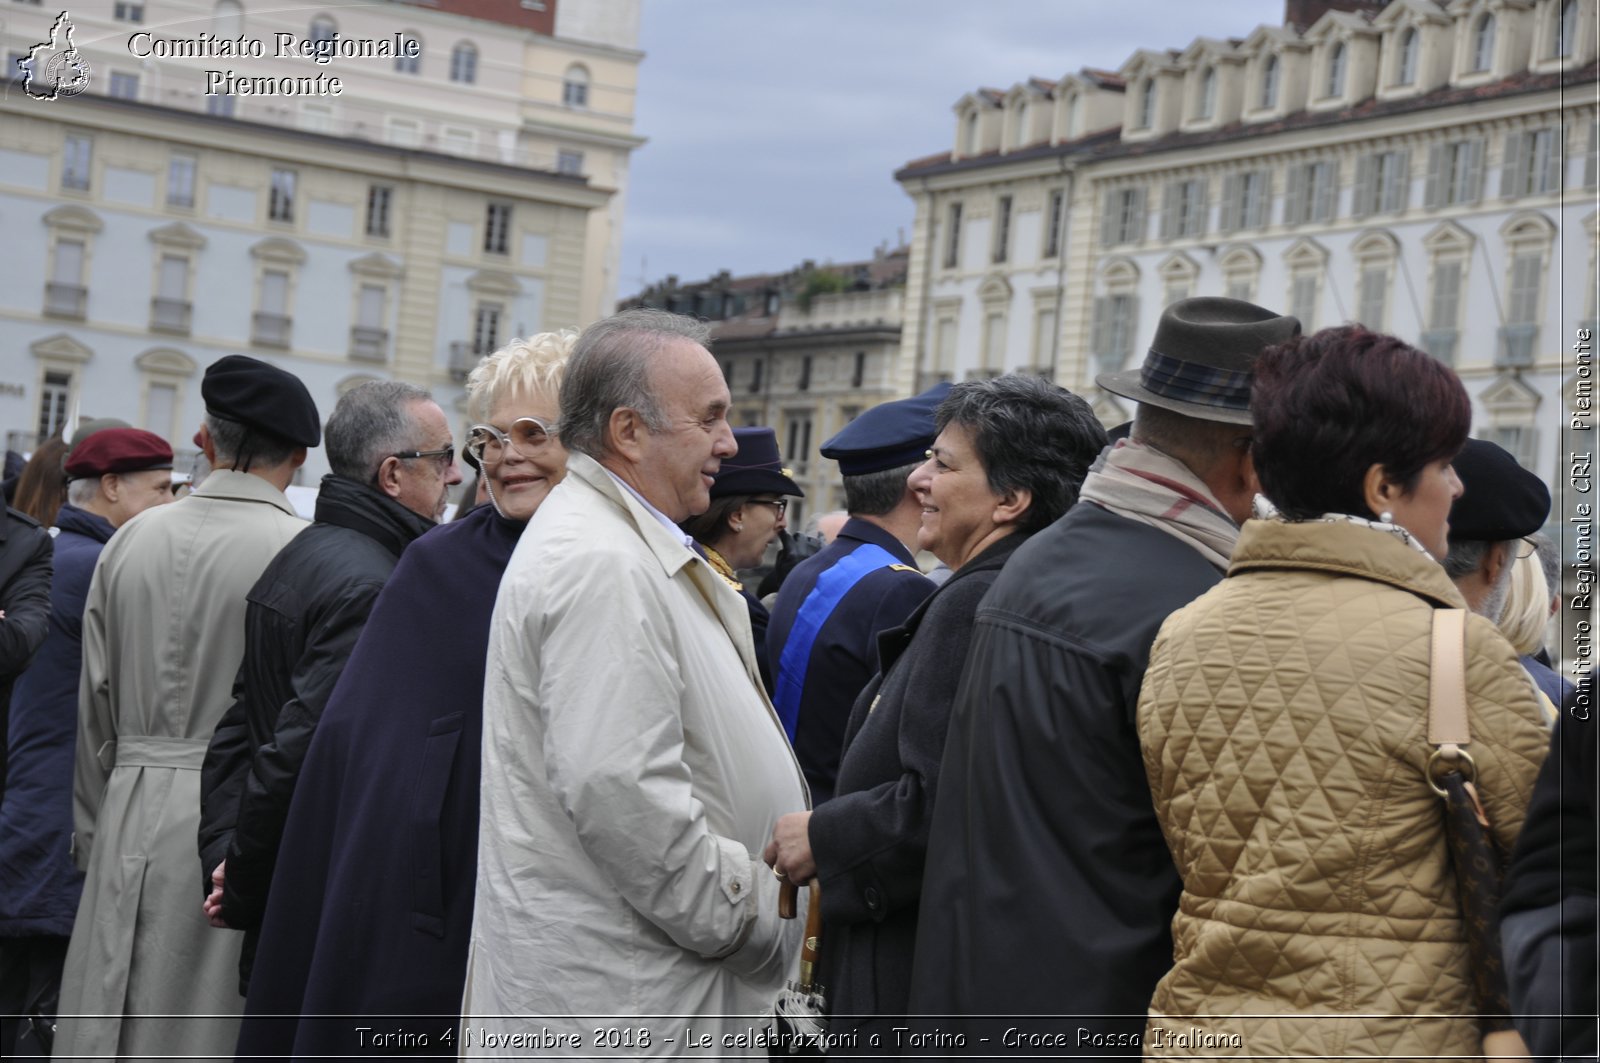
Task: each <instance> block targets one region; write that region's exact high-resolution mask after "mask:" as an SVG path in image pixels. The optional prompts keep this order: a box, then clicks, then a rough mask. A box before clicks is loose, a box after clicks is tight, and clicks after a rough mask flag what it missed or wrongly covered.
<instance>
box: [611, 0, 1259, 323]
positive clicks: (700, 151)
mask: <svg viewBox="0 0 1600 1063" xmlns="http://www.w3.org/2000/svg"><path fill="white" fill-rule="evenodd" d="M643 7H644V22H643V27H642V29H641V34H640V47H641V48H642V49H643V50H644V52H645V60H644V64H643V66H642V67H641V68H640V71H639V102H638V110H637V117H636V125H635V128H636V130H637V132H638V133H639V134H640V135H642V136H644V137H647V138H649V143H647V144H646V145H645V146H644V147H642V148H640V149H639V150H638V151H637V152H635V153H634V156H633V164H632V172H631V176H630V180H629V192H628V202H627V220H626V223H625V226H626V227H625V230H624V240H623V256H622V273H621V278H620V282H619V285H618V294H619V296H626V295H629V294H632V293H634V292H637V291H638V290H639V289H640V288H641V287H642V286H643V283H642V282H644V281H648V282H654V281H657V280H660V279H661V278H663V277H665V276H666V275H667V274H669V273H674V274H677V275H678V277H679V278H680V279H681V280H684V281H690V280H699V279H702V278H704V277H707V276H710V275H711V274H714V273H716V272H717V271H718V270H720V269H729V270H732V271H733V272H734V274H735V275H739V274H745V273H764V272H776V271H781V270H784V269H788V268H789V267H791V266H794V265H797V264H798V263H799V262H801V261H802V260H804V259H807V258H811V259H815V260H817V261H818V262H825V261H830V260H831V261H835V262H845V261H850V260H853V259H860V258H866V257H869V256H870V255H871V254H872V250H873V248H874V247H876V246H877V245H878V244H880V243H882V242H884V241H888V242H889V243H891V244H892V243H894V242H895V241H896V239H897V238H899V236H900V235H901V234H902V233H903V234H904V236H905V238H907V239H909V237H910V231H911V213H912V212H911V200H910V198H909V197H908V196H906V195H905V193H904V192H902V191H901V190H900V186H899V185H898V184H896V183H895V180H894V171H895V170H896V169H898V168H899V167H901V166H902V165H904V164H905V163H907V162H909V161H910V160H912V159H916V158H921V157H923V156H925V155H933V154H935V153H937V152H941V151H947V150H949V148H950V146H951V144H952V143H953V142H954V139H955V115H954V113H953V112H952V111H951V107H952V106H953V105H954V104H955V102H956V101H957V100H959V99H960V98H961V97H962V96H963V95H964V94H966V93H967V92H970V91H972V90H973V89H976V88H978V87H980V86H988V87H991V88H998V89H1001V90H1002V91H1003V90H1006V89H1009V88H1010V87H1011V86H1012V85H1014V84H1016V83H1017V82H1019V81H1023V80H1026V79H1027V78H1028V77H1030V76H1033V77H1045V78H1060V77H1061V76H1062V75H1063V74H1067V73H1070V72H1073V71H1076V70H1078V69H1080V68H1081V67H1085V66H1092V67H1100V68H1103V69H1108V70H1115V69H1117V68H1118V67H1120V66H1121V65H1122V64H1123V62H1124V61H1126V60H1127V58H1128V57H1129V56H1131V55H1132V54H1133V53H1134V51H1136V50H1137V49H1139V48H1184V47H1187V46H1188V45H1189V43H1190V42H1192V41H1193V40H1194V39H1195V38H1196V37H1199V36H1208V37H1245V36H1247V35H1248V34H1249V33H1250V31H1251V30H1253V29H1255V27H1256V26H1258V25H1261V24H1262V23H1267V24H1271V25H1277V24H1279V23H1281V22H1282V19H1283V2H1282V0H1226V2H1224V0H1124V2H1121V3H1107V2H1104V0H987V2H982V0H976V2H975V0H959V2H957V0H797V2H796V0H791V2H783V0H644V2H643Z"/></svg>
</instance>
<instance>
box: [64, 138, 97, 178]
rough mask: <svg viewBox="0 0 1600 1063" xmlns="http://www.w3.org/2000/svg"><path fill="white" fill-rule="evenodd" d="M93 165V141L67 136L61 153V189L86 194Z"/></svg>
mask: <svg viewBox="0 0 1600 1063" xmlns="http://www.w3.org/2000/svg"><path fill="white" fill-rule="evenodd" d="M93 165H94V141H93V140H91V139H89V138H88V137H79V136H68V137H67V140H66V146H65V148H64V149H63V150H62V153H61V187H62V188H73V189H77V190H78V191H80V192H87V191H88V190H89V171H90V169H91V168H92V167H93Z"/></svg>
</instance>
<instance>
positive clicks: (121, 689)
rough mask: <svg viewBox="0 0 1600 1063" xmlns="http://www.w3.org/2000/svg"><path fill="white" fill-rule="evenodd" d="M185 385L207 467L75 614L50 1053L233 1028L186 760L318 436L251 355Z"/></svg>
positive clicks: (146, 517)
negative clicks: (76, 677) (199, 410)
mask: <svg viewBox="0 0 1600 1063" xmlns="http://www.w3.org/2000/svg"><path fill="white" fill-rule="evenodd" d="M200 394H201V396H202V398H203V399H204V401H205V405H206V418H205V425H204V427H202V428H201V430H200V440H201V445H202V448H203V449H204V451H205V454H206V459H207V460H208V461H209V462H211V465H212V468H213V469H214V470H215V471H213V472H212V473H211V475H210V476H209V477H207V478H206V481H205V482H204V483H203V484H201V486H200V488H199V489H198V490H196V491H195V492H194V493H193V494H192V495H190V496H189V497H187V498H184V499H182V500H180V501H179V502H177V503H175V504H173V505H170V506H161V507H158V508H156V509H152V510H149V511H147V512H145V513H141V514H140V515H139V516H138V517H135V518H134V519H133V520H131V521H129V522H128V523H127V524H126V525H124V526H123V527H122V528H121V529H120V530H119V531H118V532H117V535H116V536H115V538H113V539H112V541H111V542H110V543H109V544H108V545H107V546H106V549H105V551H104V552H103V553H102V554H101V555H100V561H99V564H98V565H97V566H96V568H95V574H94V580H93V582H92V583H91V584H90V586H89V599H88V603H87V605H86V607H85V609H84V616H83V674H82V677H81V683H80V687H79V704H78V742H77V753H76V763H75V767H74V778H73V821H74V827H75V829H76V834H75V840H74V846H75V848H74V852H75V855H76V858H77V861H78V866H79V867H81V868H83V869H84V870H85V871H87V872H88V879H87V881H86V883H85V885H84V890H83V900H82V902H81V903H80V904H79V907H78V917H77V920H76V922H75V923H74V924H73V928H72V940H71V943H70V944H69V945H68V947H67V960H66V969H65V972H64V974H63V976H62V986H61V1006H60V1013H59V1014H60V1016H61V1019H60V1024H59V1030H58V1033H57V1038H56V1046H55V1058H57V1059H73V1058H81V1057H101V1058H106V1057H121V1058H127V1057H135V1058H147V1059H174V1058H180V1057H190V1058H195V1057H200V1058H207V1057H218V1058H228V1059H231V1058H232V1057H233V1049H234V1042H235V1040H236V1038H237V1036H238V1027H239V1018H238V1016H239V1013H240V1011H241V1009H242V1007H243V1000H242V999H241V998H240V997H239V993H238V966H239V947H240V942H241V941H242V935H239V934H236V933H228V932H221V931H218V930H215V929H213V928H212V927H211V926H209V925H208V924H207V922H206V918H205V916H204V914H202V911H201V901H202V900H203V899H204V897H205V895H206V891H207V888H208V887H209V883H206V882H204V881H202V872H201V868H200V861H199V858H198V856H197V855H196V847H195V831H196V828H197V824H198V821H199V816H200V764H201V761H202V760H203V758H204V757H205V752H206V744H207V742H208V741H209V739H210V738H211V733H212V731H213V730H214V729H215V728H216V724H217V720H218V719H219V718H220V717H221V716H222V714H223V712H224V711H225V710H226V709H227V708H228V706H229V705H231V704H232V703H233V696H232V687H233V681H234V676H235V675H236V673H237V672H238V670H239V661H240V658H241V657H242V656H243V653H244V633H245V628H244V611H245V594H246V593H247V592H248V591H249V589H250V587H251V585H252V584H254V583H255V581H256V579H257V577H259V576H260V575H261V570H262V569H263V568H265V567H266V565H267V562H268V561H270V560H271V559H272V557H273V556H274V555H275V554H276V553H277V552H278V551H279V550H280V549H281V548H282V547H283V545H284V544H285V543H287V542H288V541H289V540H290V539H292V538H293V537H294V536H295V535H296V534H297V533H298V532H299V531H300V530H301V529H302V528H304V527H305V526H306V524H305V522H304V521H303V520H301V519H300V518H299V517H297V516H296V515H295V512H294V507H293V506H291V505H290V503H289V500H288V499H287V498H285V497H284V493H283V490H284V488H285V487H287V486H288V484H289V482H290V480H291V479H292V477H293V476H294V470H295V469H296V468H298V467H299V466H300V464H301V463H302V462H304V461H305V457H306V448H307V447H310V446H316V445H317V444H318V442H320V441H321V436H322V433H321V428H320V425H319V422H318V417H317V407H316V404H315V403H314V402H312V400H311V395H310V393H308V392H307V391H306V388H305V385H304V384H302V383H301V382H300V380H299V379H298V378H296V377H294V376H292V375H291V374H289V373H286V372H284V371H283V370H281V369H277V368H274V367H272V366H269V365H267V364H266V363H265V362H261V361H257V360H256V359H254V358H247V357H244V356H242V355H229V356H228V357H226V358H222V359H219V360H218V361H217V362H215V363H213V364H212V365H211V366H210V367H209V368H208V369H207V370H206V375H205V379H204V381H203V382H202V383H201V386H200ZM164 1016H204V1017H196V1018H189V1017H171V1018H169V1017H164Z"/></svg>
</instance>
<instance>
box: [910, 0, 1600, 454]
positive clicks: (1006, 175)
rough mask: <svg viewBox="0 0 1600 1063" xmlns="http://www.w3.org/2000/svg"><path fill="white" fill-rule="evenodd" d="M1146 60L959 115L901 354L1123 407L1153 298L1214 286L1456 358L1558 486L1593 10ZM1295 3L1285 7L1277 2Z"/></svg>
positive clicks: (1394, 22) (1584, 172)
mask: <svg viewBox="0 0 1600 1063" xmlns="http://www.w3.org/2000/svg"><path fill="white" fill-rule="evenodd" d="M1345 6H1352V7H1359V8H1360V9H1361V10H1357V11H1344V10H1324V11H1323V12H1322V13H1321V14H1320V15H1319V16H1318V17H1316V18H1315V20H1314V21H1313V22H1312V24H1311V25H1309V26H1305V27H1298V26H1295V25H1292V24H1286V25H1284V26H1262V27H1258V28H1257V29H1255V30H1254V31H1253V32H1251V33H1249V34H1248V35H1245V36H1243V37H1241V38H1232V39H1210V38H1202V39H1199V40H1196V41H1194V42H1192V43H1191V44H1190V45H1189V46H1188V47H1187V48H1184V49H1182V50H1168V51H1148V50H1141V51H1139V52H1137V53H1135V54H1134V55H1133V56H1131V57H1129V58H1128V59H1127V60H1126V61H1125V62H1124V63H1123V64H1122V66H1121V67H1120V68H1119V69H1118V70H1116V71H1115V72H1112V71H1104V70H1086V71H1083V72H1081V73H1079V74H1073V75H1068V76H1067V77H1065V78H1062V79H1060V80H1058V81H1055V82H1048V81H1039V80H1031V81H1028V82H1024V83H1021V84H1019V85H1016V86H1014V87H1013V88H1012V89H1011V90H1009V91H1007V92H999V91H996V90H980V91H979V92H975V93H973V94H971V95H969V96H967V97H965V98H963V99H962V100H961V101H960V102H959V103H958V104H957V105H956V130H955V133H956V138H955V144H954V147H953V149H952V150H951V151H949V152H948V153H944V154H941V155H939V156H934V157H931V158H928V159H922V160H918V161H917V162H913V163H911V164H909V165H907V166H906V167H905V168H903V169H902V170H901V171H900V172H899V174H897V177H898V179H899V180H900V182H901V184H902V185H903V187H905V189H906V190H907V192H908V193H910V194H911V196H912V197H913V199H914V200H915V203H916V223H915V228H914V231H913V242H912V253H911V271H910V276H909V279H908V283H907V295H906V300H907V310H906V327H905V330H904V333H903V343H904V345H905V351H904V357H905V358H906V359H907V360H908V361H911V362H913V363H914V364H915V365H916V366H917V367H918V369H919V372H920V375H921V377H922V380H923V381H924V382H926V381H927V380H930V379H934V378H938V377H947V378H949V377H954V378H962V377H970V376H973V375H977V374H988V373H992V372H995V371H999V370H1034V371H1042V372H1046V373H1048V374H1049V375H1051V376H1052V377H1053V378H1054V379H1056V380H1057V381H1058V382H1060V383H1062V384H1063V385H1065V386H1068V387H1071V388H1073V389H1074V390H1078V391H1081V392H1082V393H1083V394H1085V395H1086V396H1089V397H1091V398H1092V399H1093V400H1094V401H1095V403H1096V408H1097V410H1098V412H1099V413H1100V415H1101V417H1102V418H1103V419H1104V420H1105V421H1106V422H1107V423H1108V424H1112V423H1116V422H1120V421H1123V420H1126V419H1127V418H1128V417H1129V416H1131V414H1132V407H1131V405H1129V404H1126V403H1124V402H1123V400H1120V399H1118V398H1116V397H1114V396H1111V395H1109V394H1105V393H1101V392H1099V390H1098V389H1097V388H1096V387H1095V386H1094V384H1093V381H1094V377H1095V375H1096V374H1097V373H1100V372H1104V371H1108V370H1114V369H1121V368H1125V367H1130V366H1137V365H1138V364H1139V363H1140V361H1141V360H1142V358H1143V355H1144V352H1145V350H1146V349H1147V348H1148V346H1149V343H1150V340H1151V337H1152V335H1153V333H1154V330H1155V326H1156V323H1157V319H1158V317H1159V315H1160V310H1161V308H1162V307H1163V306H1165V305H1167V304H1168V303H1170V302H1173V301H1175V300H1177V299H1179V298H1183V297H1186V296H1190V295H1232V296H1236V297H1240V298H1246V299H1250V300H1252V301H1255V302H1257V303H1260V304H1263V305H1265V306H1268V307H1272V308H1274V309H1279V310H1281V311H1284V312H1288V313H1294V314H1296V315H1297V316H1299V317H1300V318H1301V319H1302V321H1303V323H1304V324H1305V326H1306V328H1307V329H1308V330H1313V329H1316V328H1321V327H1325V326H1328V325H1333V324H1338V323H1341V322H1345V321H1360V322H1362V323H1364V324H1366V325H1368V326H1369V327H1371V328H1374V329H1378V330H1381V331H1386V332H1391V333H1394V334H1396V335H1399V336H1400V337H1402V338H1404V339H1406V340H1407V341H1409V342H1412V343H1415V344H1417V345H1419V346H1421V347H1423V348H1425V349H1427V350H1429V351H1431V352H1432V353H1434V354H1435V355H1437V356H1438V357H1440V358H1442V359H1444V360H1446V361H1448V362H1449V363H1450V364H1451V365H1453V366H1454V367H1455V368H1456V369H1457V371H1458V372H1459V373H1460V375H1461V377H1462V379H1463V380H1464V381H1465V382H1466V384H1467V387H1468V390H1469V392H1470V393H1471V394H1472V397H1473V403H1474V434H1476V435H1479V436H1485V437H1488V438H1493V439H1496V440H1497V441H1499V442H1500V443H1502V444H1503V445H1505V446H1506V447H1507V449H1509V450H1511V451H1512V452H1513V453H1514V454H1516V455H1517V457H1518V458H1519V459H1520V460H1521V461H1523V462H1524V463H1525V464H1526V465H1527V466H1528V467H1529V468H1531V469H1533V470H1535V471H1537V472H1538V473H1539V474H1540V475H1541V476H1543V477H1544V478H1545V479H1546V480H1548V481H1549V482H1551V483H1552V484H1556V483H1559V482H1561V481H1562V480H1564V479H1565V475H1566V473H1565V469H1564V466H1563V465H1562V462H1564V460H1565V455H1564V453H1563V452H1562V451H1561V450H1560V438H1559V435H1560V433H1559V429H1560V426H1561V423H1562V417H1561V410H1562V409H1563V408H1564V407H1566V406H1567V405H1568V403H1567V402H1566V401H1564V399H1565V397H1566V396H1567V395H1568V393H1569V392H1570V390H1571V388H1572V386H1573V383H1574V381H1573V380H1572V374H1571V372H1570V370H1569V369H1568V368H1566V367H1567V365H1568V359H1567V358H1566V357H1564V356H1565V352H1566V349H1567V347H1568V346H1569V345H1570V344H1571V343H1572V342H1573V340H1574V339H1575V337H1576V335H1577V330H1578V329H1579V328H1580V327H1585V326H1586V327H1589V328H1591V329H1592V328H1593V325H1594V319H1595V317H1596V304H1595V298H1596V296H1595V292H1596V274H1595V260H1596V238H1597V220H1600V216H1597V212H1596V206H1597V202H1596V192H1595V189H1596V181H1595V150H1596V149H1595V145H1596V141H1595V136H1596V113H1597V112H1596V64H1595V39H1596V26H1595V3H1594V0H1455V2H1453V3H1448V4H1438V3H1435V2H1433V0H1392V2H1390V3H1388V4H1384V3H1381V2H1379V3H1372V4H1349V5H1345ZM1293 7H1294V5H1291V10H1292V9H1293Z"/></svg>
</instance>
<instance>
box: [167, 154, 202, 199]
mask: <svg viewBox="0 0 1600 1063" xmlns="http://www.w3.org/2000/svg"><path fill="white" fill-rule="evenodd" d="M197 165H198V160H197V159H196V158H195V157H194V156H193V155H174V156H172V158H170V159H168V160H167V206H169V207H192V206H194V173H195V168H196V166H197Z"/></svg>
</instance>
